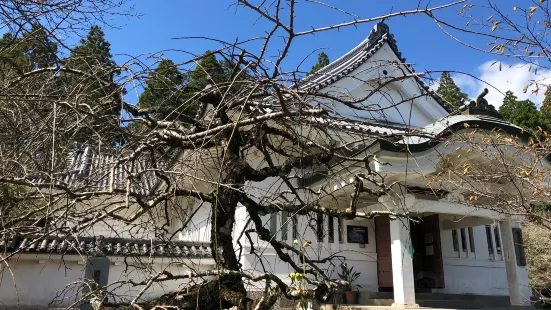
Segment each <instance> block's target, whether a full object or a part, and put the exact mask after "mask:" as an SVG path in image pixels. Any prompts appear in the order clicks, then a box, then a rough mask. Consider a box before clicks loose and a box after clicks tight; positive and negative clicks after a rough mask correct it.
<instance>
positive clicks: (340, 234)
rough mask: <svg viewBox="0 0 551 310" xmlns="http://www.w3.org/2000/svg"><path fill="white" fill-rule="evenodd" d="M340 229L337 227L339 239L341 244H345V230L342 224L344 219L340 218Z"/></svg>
mask: <svg viewBox="0 0 551 310" xmlns="http://www.w3.org/2000/svg"><path fill="white" fill-rule="evenodd" d="M337 225H338V227H337V233H338V237H339V243H344V236H343V235H344V233H343V232H344V230H343V229H344V228H343V226H344V225H343V222H342V218H339V219H338V224H337Z"/></svg>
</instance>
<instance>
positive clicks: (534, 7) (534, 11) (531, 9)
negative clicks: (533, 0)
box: [528, 6, 538, 20]
mask: <svg viewBox="0 0 551 310" xmlns="http://www.w3.org/2000/svg"><path fill="white" fill-rule="evenodd" d="M537 9H538V7H537V6H533V7H531V8H530V13H529V14H528V20H530V19H532V15H534V13H536V10H537Z"/></svg>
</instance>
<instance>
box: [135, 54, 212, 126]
mask: <svg viewBox="0 0 551 310" xmlns="http://www.w3.org/2000/svg"><path fill="white" fill-rule="evenodd" d="M197 75H198V74H195V76H197ZM202 77H203V76H202V75H201V78H202ZM187 82H188V77H187V75H186V74H184V73H182V72H180V70H178V67H177V66H176V65H175V64H174V62H173V61H172V60H170V59H163V60H162V61H161V62H160V63H159V65H158V66H157V68H155V70H154V71H152V72H151V73H150V74H149V75H148V78H147V81H146V87H145V88H144V91H143V93H142V94H141V95H140V98H139V103H140V106H141V107H142V108H151V107H155V108H159V109H160V110H162V112H158V113H160V115H161V116H163V117H169V115H172V117H170V118H171V119H174V118H175V117H177V118H178V119H180V120H182V121H185V120H186V119H188V120H189V119H190V118H192V117H194V116H195V113H196V111H197V105H196V104H193V103H192V102H186V100H187V99H189V97H190V95H191V94H190V91H189V90H187V89H186V84H187ZM202 82H205V81H204V80H203V81H202ZM198 84H199V83H198Z"/></svg>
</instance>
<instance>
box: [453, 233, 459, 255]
mask: <svg viewBox="0 0 551 310" xmlns="http://www.w3.org/2000/svg"><path fill="white" fill-rule="evenodd" d="M452 240H453V250H454V251H459V241H458V240H457V230H455V229H454V230H452Z"/></svg>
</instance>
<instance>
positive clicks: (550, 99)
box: [541, 86, 551, 111]
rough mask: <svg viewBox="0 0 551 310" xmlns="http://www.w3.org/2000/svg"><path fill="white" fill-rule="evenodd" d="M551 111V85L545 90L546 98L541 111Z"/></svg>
mask: <svg viewBox="0 0 551 310" xmlns="http://www.w3.org/2000/svg"><path fill="white" fill-rule="evenodd" d="M544 110H546V111H551V86H550V87H547V90H546V91H545V98H543V101H542V103H541V111H544Z"/></svg>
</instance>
